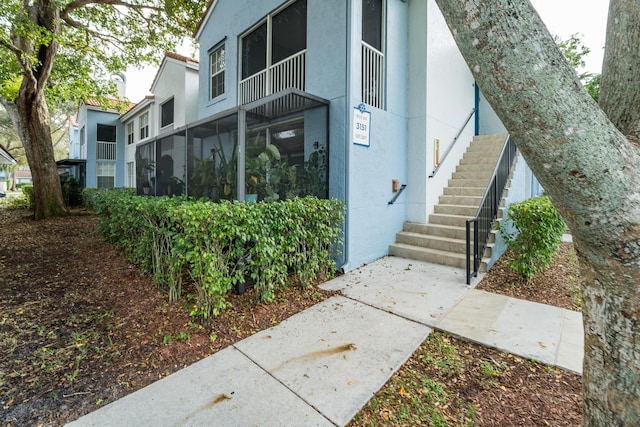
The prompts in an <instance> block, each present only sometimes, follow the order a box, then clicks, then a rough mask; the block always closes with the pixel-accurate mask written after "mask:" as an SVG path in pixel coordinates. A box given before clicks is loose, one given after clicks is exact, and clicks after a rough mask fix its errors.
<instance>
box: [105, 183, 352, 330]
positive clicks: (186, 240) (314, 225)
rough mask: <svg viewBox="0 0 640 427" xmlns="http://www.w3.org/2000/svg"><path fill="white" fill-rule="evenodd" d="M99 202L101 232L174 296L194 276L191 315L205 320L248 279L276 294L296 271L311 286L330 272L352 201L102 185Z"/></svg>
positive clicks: (264, 294)
mask: <svg viewBox="0 0 640 427" xmlns="http://www.w3.org/2000/svg"><path fill="white" fill-rule="evenodd" d="M94 202H95V207H96V213H97V214H98V216H99V222H98V231H99V232H100V233H101V234H102V235H103V236H104V237H105V238H106V239H107V240H109V241H112V242H114V243H115V244H116V245H117V247H118V248H120V249H122V250H124V251H125V252H126V253H127V254H128V256H129V258H130V259H131V260H132V261H134V262H136V263H138V264H140V265H141V267H142V268H143V269H144V270H145V271H147V272H149V273H151V274H153V277H154V280H155V282H156V284H157V285H158V287H159V288H160V289H162V290H165V289H166V290H167V291H168V292H169V296H170V299H171V300H178V299H180V298H181V292H180V289H181V283H182V280H183V279H184V278H185V277H186V278H188V279H190V280H191V282H192V283H193V285H194V287H195V290H196V292H195V301H194V303H193V306H192V311H191V314H192V315H193V316H194V317H196V318H198V319H200V320H203V321H205V322H207V321H210V320H211V318H212V317H215V316H216V315H217V314H219V313H220V312H221V311H222V310H224V309H225V308H226V306H227V305H228V302H227V295H228V293H229V292H230V291H231V289H233V287H234V285H237V284H238V283H242V282H245V281H246V280H249V279H250V280H252V281H253V282H254V283H255V287H256V289H257V290H258V292H259V294H260V297H261V299H262V300H263V301H270V300H272V299H273V297H274V293H275V290H277V289H278V288H279V287H282V286H285V285H286V283H287V280H286V279H287V277H288V276H289V275H290V274H294V275H296V276H297V277H298V280H299V283H301V284H302V285H305V286H306V285H309V284H311V283H312V281H313V280H316V279H317V278H320V277H327V276H330V275H331V274H332V273H333V271H334V269H335V264H334V261H333V257H334V255H335V254H336V253H337V252H338V249H339V247H340V245H341V240H340V233H341V225H342V221H343V219H344V203H343V202H341V201H338V200H319V199H316V198H313V197H307V198H304V199H295V200H287V201H284V202H277V203H258V204H253V203H233V202H229V201H222V202H220V203H214V202H212V201H208V200H205V199H201V200H197V201H196V200H193V199H187V198H184V197H183V198H179V197H172V198H169V197H159V198H155V197H141V196H134V195H132V194H131V193H130V192H128V191H125V190H118V189H115V190H108V191H100V192H96V193H95V194H94Z"/></svg>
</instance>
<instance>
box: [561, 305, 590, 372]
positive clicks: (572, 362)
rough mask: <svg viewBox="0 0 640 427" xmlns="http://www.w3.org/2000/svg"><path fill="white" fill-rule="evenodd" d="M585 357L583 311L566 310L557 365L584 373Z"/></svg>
mask: <svg viewBox="0 0 640 427" xmlns="http://www.w3.org/2000/svg"><path fill="white" fill-rule="evenodd" d="M583 359H584V326H583V325H582V313H579V312H577V311H571V310H565V311H564V324H563V326H562V336H561V338H560V345H559V346H558V354H557V356H556V363H555V365H557V366H560V367H562V368H565V369H568V370H570V371H573V372H576V373H578V374H580V375H582V361H583Z"/></svg>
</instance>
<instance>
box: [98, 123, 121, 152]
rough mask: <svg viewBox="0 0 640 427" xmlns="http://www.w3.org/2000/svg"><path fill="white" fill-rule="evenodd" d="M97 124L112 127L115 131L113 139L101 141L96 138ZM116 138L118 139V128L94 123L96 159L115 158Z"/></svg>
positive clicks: (116, 149)
mask: <svg viewBox="0 0 640 427" xmlns="http://www.w3.org/2000/svg"><path fill="white" fill-rule="evenodd" d="M99 126H105V127H110V128H113V130H114V131H115V141H102V140H100V139H98V138H97V128H98V127H99ZM117 140H118V128H117V127H116V126H113V125H105V124H103V123H98V124H97V125H96V160H117V155H118V153H117V151H118V147H117V144H118V143H117Z"/></svg>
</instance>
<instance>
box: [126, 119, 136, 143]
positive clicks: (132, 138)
mask: <svg viewBox="0 0 640 427" xmlns="http://www.w3.org/2000/svg"><path fill="white" fill-rule="evenodd" d="M134 142H135V136H134V132H133V122H129V123H127V145H131V144H133V143H134Z"/></svg>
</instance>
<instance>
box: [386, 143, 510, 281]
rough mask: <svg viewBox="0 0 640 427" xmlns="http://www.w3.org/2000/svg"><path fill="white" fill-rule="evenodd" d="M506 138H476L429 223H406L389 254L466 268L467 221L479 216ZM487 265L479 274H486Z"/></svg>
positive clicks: (483, 264)
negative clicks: (478, 213) (481, 204)
mask: <svg viewBox="0 0 640 427" xmlns="http://www.w3.org/2000/svg"><path fill="white" fill-rule="evenodd" d="M506 137H507V136H506V135H481V136H476V137H474V138H473V141H472V142H471V145H470V146H469V148H468V149H467V152H466V153H465V154H464V156H463V158H462V159H461V160H460V163H459V164H458V166H457V168H456V171H455V172H454V173H453V175H452V177H451V179H450V180H449V182H448V186H447V187H446V188H445V189H444V194H443V195H442V196H440V199H439V203H438V204H437V205H436V206H435V209H434V213H433V214H431V215H429V223H428V224H419V223H413V222H405V223H404V226H403V230H402V231H401V232H399V233H398V234H397V235H396V243H394V244H392V245H390V246H389V254H390V255H393V256H398V257H402V258H409V259H416V260H420V261H428V262H433V263H436V264H442V265H449V266H452V267H458V268H466V221H467V219H470V218H472V217H474V216H475V215H476V212H477V210H478V207H479V206H480V202H481V201H482V197H483V196H484V193H485V191H486V189H487V185H488V183H489V180H490V179H491V175H492V174H493V170H494V169H495V167H496V163H497V162H498V157H499V156H500V152H501V151H502V147H503V146H504V142H505V140H506ZM494 237H495V236H494V235H493V234H492V236H491V237H490V240H489V244H488V245H487V249H486V251H485V254H484V258H487V259H489V258H490V257H491V247H492V246H493V245H492V243H493V239H494ZM486 265H487V264H486V262H484V261H483V262H482V264H481V265H480V271H481V272H484V271H486Z"/></svg>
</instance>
